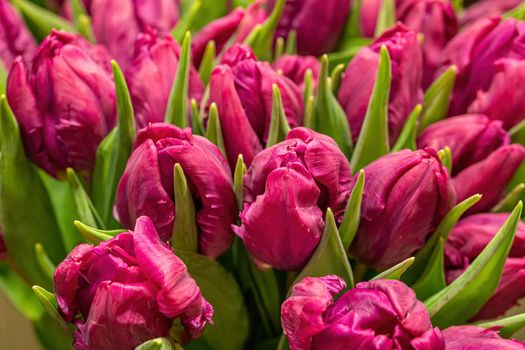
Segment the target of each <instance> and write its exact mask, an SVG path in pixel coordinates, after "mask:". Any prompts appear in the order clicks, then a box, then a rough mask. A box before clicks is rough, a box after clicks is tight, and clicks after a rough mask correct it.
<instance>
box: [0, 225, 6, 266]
mask: <svg viewBox="0 0 525 350" xmlns="http://www.w3.org/2000/svg"><path fill="white" fill-rule="evenodd" d="M7 257H8V252H7V246H6V244H5V239H4V234H3V232H2V230H1V229H0V261H2V260H5V259H7Z"/></svg>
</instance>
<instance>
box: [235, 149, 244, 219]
mask: <svg viewBox="0 0 525 350" xmlns="http://www.w3.org/2000/svg"><path fill="white" fill-rule="evenodd" d="M244 174H246V164H244V160H243V158H242V154H239V155H238V156H237V163H235V172H234V174H233V191H234V192H235V198H236V199H237V208H238V209H239V211H242V207H243V203H244Z"/></svg>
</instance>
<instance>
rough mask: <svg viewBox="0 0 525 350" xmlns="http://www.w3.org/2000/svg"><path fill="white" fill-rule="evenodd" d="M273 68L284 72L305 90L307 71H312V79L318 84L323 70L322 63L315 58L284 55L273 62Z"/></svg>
mask: <svg viewBox="0 0 525 350" xmlns="http://www.w3.org/2000/svg"><path fill="white" fill-rule="evenodd" d="M273 68H274V69H275V70H276V71H278V72H279V71H280V72H282V73H283V75H284V76H285V77H287V78H289V79H290V80H292V81H293V82H294V83H296V84H297V85H299V86H301V88H302V89H304V75H305V74H306V71H307V70H308V69H310V70H311V71H312V78H313V81H314V83H316V82H317V78H318V77H319V71H320V70H321V63H320V62H319V60H318V59H317V58H316V57H313V56H299V55H284V56H282V57H280V58H278V59H277V60H275V62H273Z"/></svg>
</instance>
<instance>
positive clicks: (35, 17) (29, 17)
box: [13, 0, 75, 41]
mask: <svg viewBox="0 0 525 350" xmlns="http://www.w3.org/2000/svg"><path fill="white" fill-rule="evenodd" d="M13 6H15V7H16V8H17V9H18V11H20V13H21V14H22V16H23V17H24V19H25V21H26V23H27V26H28V27H29V29H30V30H31V32H32V33H33V34H34V35H35V37H36V38H37V39H38V41H42V40H43V39H44V38H45V37H46V36H47V35H48V34H49V33H50V32H51V30H52V29H59V30H65V31H66V32H70V33H75V28H74V27H73V26H72V25H71V23H69V22H68V21H66V20H65V19H63V18H62V17H60V16H59V15H57V14H55V13H53V12H51V11H49V10H46V9H45V8H42V7H39V6H37V5H35V4H33V3H31V2H29V1H26V0H13Z"/></svg>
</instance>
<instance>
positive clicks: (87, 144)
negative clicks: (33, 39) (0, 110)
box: [7, 30, 116, 176]
mask: <svg viewBox="0 0 525 350" xmlns="http://www.w3.org/2000/svg"><path fill="white" fill-rule="evenodd" d="M7 98H8V100H9V104H10V105H11V108H12V109H13V112H14V114H15V117H16V119H17V120H18V123H19V125H20V129H21V132H22V137H23V140H24V143H25V147H26V151H27V153H28V155H29V157H30V158H31V159H32V160H33V161H34V162H35V163H36V164H37V165H38V166H40V167H41V168H43V169H44V170H46V171H47V172H48V173H49V174H51V175H54V176H56V175H58V173H59V172H62V171H63V170H65V169H66V168H67V167H73V168H74V169H76V170H78V171H89V170H91V169H92V168H93V163H94V161H95V154H96V151H97V147H98V144H99V143H100V141H102V139H103V138H104V137H105V136H106V134H107V133H108V132H109V131H111V129H112V128H113V127H114V126H115V123H116V107H115V99H116V98H115V87H114V84H113V76H112V73H111V66H110V62H109V58H108V56H107V54H106V52H105V51H104V49H103V48H102V47H100V46H92V45H91V44H89V43H88V42H87V41H85V40H84V39H82V38H81V37H79V36H76V35H73V34H69V33H65V32H60V31H55V30H53V31H52V32H51V34H50V35H49V36H48V37H47V38H46V39H45V40H44V41H43V42H42V44H41V45H40V47H39V48H38V51H37V52H36V55H35V57H34V58H33V61H32V67H31V69H30V70H28V69H27V68H26V65H25V64H24V62H23V61H22V59H21V58H17V59H15V61H14V62H13V65H12V66H11V70H10V72H9V77H8V81H7Z"/></svg>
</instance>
